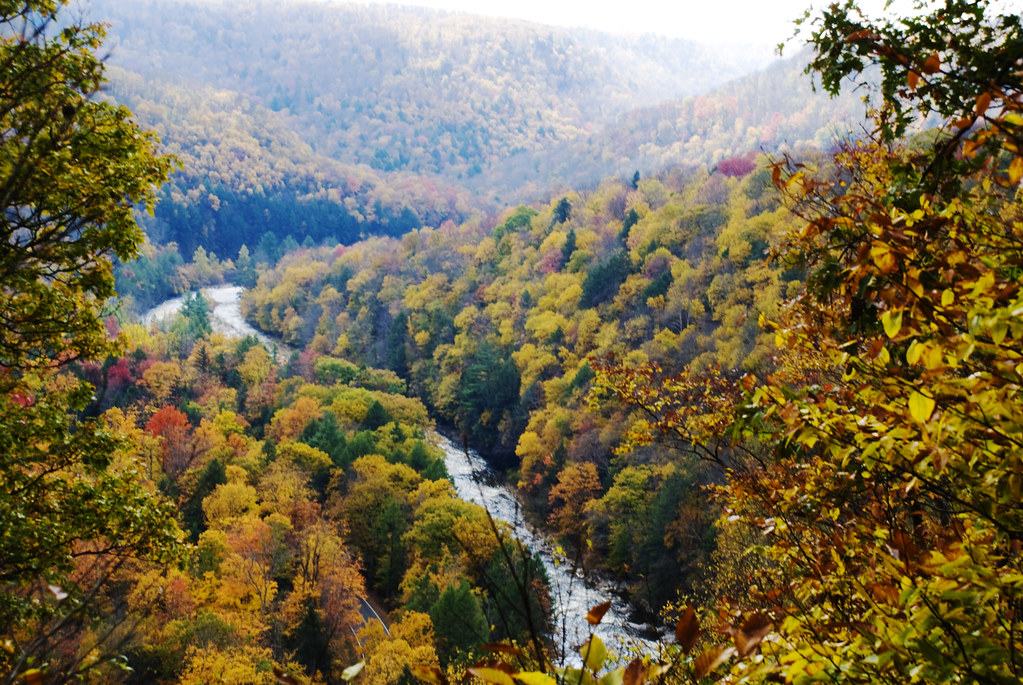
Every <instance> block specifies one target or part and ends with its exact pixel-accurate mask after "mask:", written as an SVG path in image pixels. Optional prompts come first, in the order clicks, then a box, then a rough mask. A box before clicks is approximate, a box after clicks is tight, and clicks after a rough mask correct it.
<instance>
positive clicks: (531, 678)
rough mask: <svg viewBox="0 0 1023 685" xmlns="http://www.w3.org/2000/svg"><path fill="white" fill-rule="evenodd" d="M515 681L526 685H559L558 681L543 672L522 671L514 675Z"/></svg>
mask: <svg viewBox="0 0 1023 685" xmlns="http://www.w3.org/2000/svg"><path fill="white" fill-rule="evenodd" d="M512 677H513V678H515V680H518V681H521V682H522V683H524V684H525V685H557V682H558V681H557V680H555V679H554V678H553V677H551V676H549V675H547V674H546V673H543V672H541V671H520V672H518V673H514V674H512Z"/></svg>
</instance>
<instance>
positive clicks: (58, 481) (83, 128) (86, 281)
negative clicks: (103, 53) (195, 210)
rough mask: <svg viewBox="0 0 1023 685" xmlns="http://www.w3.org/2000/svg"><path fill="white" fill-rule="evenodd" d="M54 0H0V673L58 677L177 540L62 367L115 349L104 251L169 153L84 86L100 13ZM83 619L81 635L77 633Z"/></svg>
mask: <svg viewBox="0 0 1023 685" xmlns="http://www.w3.org/2000/svg"><path fill="white" fill-rule="evenodd" d="M63 5H64V3H63V2H54V1H48V0H25V1H23V2H18V1H15V0H5V1H4V2H0V82H2V83H3V87H2V88H0V131H3V134H2V135H0V216H2V219H0V233H2V235H3V239H2V240H0V276H2V279H0V282H2V287H0V644H2V645H3V648H2V649H0V673H2V674H3V677H4V678H5V679H6V680H9V681H10V680H13V679H15V678H18V677H21V676H24V677H26V678H38V677H39V672H40V671H39V669H40V668H45V669H46V670H47V671H48V672H49V673H50V674H52V676H53V677H55V678H61V677H63V678H70V677H73V676H75V675H77V674H81V673H85V672H87V671H88V670H89V669H92V668H94V667H96V666H97V665H98V664H102V663H103V661H104V659H105V658H106V657H108V656H109V654H110V652H111V651H112V650H114V649H116V647H117V642H118V639H119V635H118V633H117V631H116V630H115V629H111V630H109V631H106V632H104V631H99V632H91V631H90V629H89V626H90V623H91V622H93V621H95V622H96V623H100V622H102V620H103V619H105V618H110V617H111V616H114V615H117V614H118V613H121V612H123V610H124V601H123V597H119V594H120V593H117V592H110V585H109V583H111V582H114V581H118V582H125V578H124V574H125V573H127V572H129V571H132V570H135V569H137V568H138V567H144V566H145V565H146V564H147V563H149V562H153V561H155V562H166V561H168V560H169V559H172V558H173V557H174V556H175V554H176V552H177V545H178V531H177V527H176V526H175V525H174V523H173V520H172V518H170V516H169V513H168V512H169V510H168V507H167V505H166V503H164V502H162V501H160V500H159V499H158V498H156V497H154V496H153V493H152V492H151V491H150V490H149V489H148V488H147V487H146V486H145V485H144V484H143V483H142V482H141V481H140V480H139V478H138V471H139V465H138V464H137V463H136V462H135V460H133V459H132V458H130V457H128V456H126V455H125V453H124V449H125V448H126V442H125V440H124V436H123V435H121V434H120V433H119V432H118V431H116V430H113V429H112V428H111V427H110V426H109V425H108V424H106V423H105V422H103V421H99V420H97V418H96V417H95V415H90V414H89V413H86V412H83V410H85V409H86V407H87V406H88V404H89V401H90V398H91V395H92V391H93V388H92V387H91V386H90V385H89V384H87V383H84V382H80V381H78V380H77V379H76V378H74V377H72V376H69V375H67V374H65V373H62V370H63V369H66V368H68V366H69V365H70V364H72V363H74V362H87V361H91V360H94V359H97V358H102V357H104V356H105V355H106V354H108V353H109V352H111V351H112V350H114V349H115V347H116V346H115V345H114V344H113V343H112V342H111V340H110V335H109V331H108V330H107V328H106V327H105V325H104V323H103V321H102V319H101V315H100V308H101V307H102V306H103V305H104V304H105V303H106V302H107V301H108V300H109V299H110V298H111V296H112V295H113V285H114V279H113V275H112V266H111V262H110V260H111V258H112V257H114V256H116V257H118V258H120V259H127V258H130V257H132V256H134V255H135V254H136V253H137V251H138V248H139V244H140V243H141V240H142V232H141V230H140V229H139V228H138V226H137V225H136V223H135V219H134V214H133V211H134V208H135V207H136V206H138V207H140V208H149V207H151V205H152V202H153V198H154V186H156V185H157V184H159V183H160V182H161V181H162V180H164V179H165V178H166V175H167V173H168V171H169V170H170V167H171V160H170V159H168V158H166V157H162V156H159V155H157V154H156V153H155V150H154V148H155V146H156V141H155V138H154V137H153V136H152V135H151V134H148V133H146V132H144V131H142V130H140V129H139V128H138V127H137V126H136V125H135V124H133V123H132V122H131V120H130V118H129V116H130V113H129V112H128V111H127V110H126V109H124V108H122V107H115V106H112V105H109V104H104V103H100V102H97V101H96V100H95V99H94V98H95V95H96V93H97V92H98V91H99V89H100V87H101V85H102V84H103V65H102V63H101V62H100V60H99V59H98V58H97V57H96V55H95V51H96V50H97V49H98V48H99V46H100V42H101V39H102V37H103V29H102V28H101V27H99V26H95V25H81V24H76V23H73V22H72V23H67V24H63V25H58V22H57V20H56V13H57V12H58V10H60V9H62V8H63ZM83 635H86V636H87V638H85V639H84V640H83V639H82V636H83Z"/></svg>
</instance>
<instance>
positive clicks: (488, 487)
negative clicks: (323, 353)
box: [142, 285, 655, 661]
mask: <svg viewBox="0 0 1023 685" xmlns="http://www.w3.org/2000/svg"><path fill="white" fill-rule="evenodd" d="M242 291H243V288H241V287H240V286H231V285H226V286H218V287H215V288H204V289H203V291H202V293H203V296H204V297H206V298H207V299H208V300H209V301H210V302H211V309H212V311H211V315H210V324H211V326H212V327H213V330H214V331H215V332H217V333H222V334H224V335H228V336H234V337H239V338H241V337H245V336H247V335H251V336H255V337H256V338H258V339H259V341H260V342H262V343H263V344H264V345H265V346H266V347H267V349H269V350H271V351H273V350H276V351H277V360H278V362H280V361H282V360H286V359H287V358H288V357H289V356H290V355H291V353H292V349H291V348H290V347H288V346H287V345H285V344H283V343H281V342H279V341H276V340H273V339H272V338H269V337H268V336H266V335H264V334H263V333H260V332H259V331H257V330H256V329H255V328H253V327H252V326H251V325H250V324H249V323H248V322H247V321H246V320H245V318H244V317H243V316H242V313H241V309H240V307H239V301H240V300H241V294H242ZM183 304H184V299H183V298H180V297H177V298H174V299H172V300H167V301H166V302H163V303H162V304H160V305H158V306H156V307H154V308H152V309H150V310H149V311H148V312H146V313H145V315H143V316H142V323H144V324H146V325H148V324H151V323H154V322H160V321H163V320H166V319H167V318H168V317H170V316H171V315H173V314H175V313H177V312H178V311H180V310H181V307H182V306H183ZM438 445H439V447H440V448H441V449H442V450H443V451H444V461H445V464H446V465H447V469H448V474H449V475H450V476H451V480H452V483H453V484H454V486H455V490H456V492H457V493H458V496H459V497H461V498H462V499H464V500H466V501H468V502H473V503H475V504H479V505H480V506H483V507H485V508H486V509H487V511H489V512H490V515H491V516H493V517H494V518H495V519H497V520H500V521H504V522H506V523H508V524H509V525H511V526H512V529H513V532H514V535H515V537H516V538H518V539H519V540H521V541H522V542H523V544H525V545H526V547H528V548H529V549H530V550H531V551H533V552H535V553H536V554H539V555H540V559H541V560H542V561H543V565H544V568H545V569H546V570H547V576H548V578H549V579H550V582H551V595H552V596H551V599H552V600H553V605H554V621H555V623H554V625H555V635H554V638H555V642H556V643H559V644H563V645H564V646H565V648H566V649H565V656H566V658H567V659H568V660H569V661H572V660H573V657H572V653H573V649H574V648H575V647H576V646H578V645H581V644H583V643H584V642H586V640H587V639H588V638H589V635H590V632H591V631H592V632H593V633H595V634H597V635H598V636H600V639H601V640H603V641H604V643H605V644H606V645H607V646H608V648H609V649H616V650H617V651H618V652H619V654H620V655H621V656H623V657H624V656H626V655H627V653H628V648H629V647H637V648H640V649H642V650H643V651H644V652H645V653H647V654H651V653H654V651H655V650H654V646H653V643H651V642H650V641H648V640H646V639H644V638H643V637H641V635H642V633H643V632H644V631H646V630H647V629H648V627H647V626H643V625H637V624H635V623H631V622H629V620H628V606H627V604H626V603H625V602H624V601H622V600H621V598H619V597H618V596H617V595H616V594H615V593H614V592H613V588H612V587H611V586H610V584H607V583H600V582H595V581H593V580H592V577H591V576H589V575H587V576H584V575H583V574H582V573H581V572H580V571H579V570H578V569H577V568H575V567H574V566H573V564H572V562H571V560H568V559H566V558H565V556H564V554H562V553H561V552H560V550H559V548H558V546H557V545H556V544H555V543H553V542H552V541H551V540H550V539H549V538H547V537H546V536H545V535H543V534H542V533H540V532H538V531H536V530H534V529H533V528H532V527H531V526H529V525H528V524H527V523H526V521H525V519H524V518H523V516H522V507H521V506H520V503H519V500H518V498H517V497H516V496H515V493H514V492H513V491H512V490H511V488H509V487H508V486H507V485H505V484H503V483H502V482H501V481H500V480H499V479H498V478H497V477H496V476H495V474H494V473H493V471H492V470H491V469H490V467H489V466H488V465H487V463H486V461H485V460H484V459H483V458H482V457H481V456H480V455H478V454H477V453H475V452H473V451H472V450H469V451H468V452H466V451H465V450H463V449H461V448H459V447H457V446H455V445H454V444H453V443H452V442H451V441H450V440H448V439H447V438H445V437H443V436H441V435H438ZM608 599H611V602H612V603H611V608H610V609H609V610H608V612H607V613H606V614H605V615H604V618H603V620H602V621H601V623H600V625H598V626H596V627H593V626H591V625H590V624H589V623H587V621H586V614H587V612H588V611H589V610H590V609H591V608H592V607H594V606H597V605H598V604H601V603H603V602H605V601H607V600H608Z"/></svg>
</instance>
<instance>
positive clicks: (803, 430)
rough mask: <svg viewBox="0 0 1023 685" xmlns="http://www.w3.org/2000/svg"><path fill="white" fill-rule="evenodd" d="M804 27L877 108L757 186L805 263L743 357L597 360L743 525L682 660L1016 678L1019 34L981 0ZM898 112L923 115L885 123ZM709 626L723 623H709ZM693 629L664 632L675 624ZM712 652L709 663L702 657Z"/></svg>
mask: <svg viewBox="0 0 1023 685" xmlns="http://www.w3.org/2000/svg"><path fill="white" fill-rule="evenodd" d="M919 4H921V5H922V6H923V7H922V10H923V11H921V12H920V13H919V14H917V15H915V16H913V17H912V18H903V19H899V20H879V21H868V20H866V19H865V18H864V17H862V16H861V15H860V14H859V12H858V11H857V10H856V8H855V6H854V4H853V3H851V2H847V3H845V4H842V5H833V6H832V7H831V8H830V9H829V10H827V11H826V12H825V13H824V14H823V15H822V17H820V18H819V19H818V20H817V23H816V24H815V25H814V27H815V29H814V33H813V36H812V39H811V42H812V44H813V45H814V47H815V48H816V50H817V55H816V58H815V59H814V61H813V63H812V67H813V68H814V69H816V70H817V71H818V73H819V74H820V76H821V80H822V83H823V85H824V86H825V87H826V88H827V89H829V90H832V91H835V90H837V89H838V87H839V85H840V83H841V82H842V80H843V79H846V78H853V79H857V78H860V77H861V76H860V75H861V74H862V73H863V71H864V70H865V69H866V68H867V66H868V65H875V66H876V67H878V71H874V72H871V73H873V74H874V75H875V76H876V75H877V74H880V87H879V88H878V92H879V94H880V96H881V97H880V101H879V102H877V103H875V104H876V106H877V107H878V111H877V114H876V116H875V119H874V120H875V122H876V124H877V128H876V130H875V132H874V134H873V135H872V136H870V137H868V139H866V140H863V141H859V142H855V143H849V144H847V145H845V146H844V148H843V150H842V151H841V152H840V153H839V154H838V155H837V156H836V158H835V164H836V172H835V173H834V174H833V175H832V176H831V177H828V178H815V177H814V174H813V173H812V172H811V170H809V169H807V168H803V167H801V166H800V165H798V164H792V163H790V162H782V163H778V164H776V165H775V166H774V169H773V172H774V180H775V183H776V185H778V187H779V188H780V189H781V190H782V191H783V193H784V194H785V195H786V196H787V197H788V198H789V200H790V203H791V208H792V210H793V211H794V212H795V213H796V214H797V215H798V216H800V217H801V218H803V219H804V222H803V224H802V226H801V228H800V229H799V230H798V231H797V232H795V233H794V234H792V235H791V236H789V237H788V240H787V242H786V243H785V244H784V245H782V246H781V248H780V250H779V257H780V258H781V259H785V260H788V261H789V262H790V263H791V266H793V267H794V268H799V269H802V270H803V271H804V273H805V274H806V288H805V291H804V293H803V294H802V295H801V296H800V297H798V298H796V299H795V300H794V301H792V302H791V303H789V305H788V306H787V307H786V308H785V310H784V312H783V314H782V315H781V316H780V317H779V320H778V321H777V322H764V325H766V326H769V327H771V328H773V329H774V330H775V331H776V341H777V364H776V366H775V367H774V368H773V369H772V371H771V373H769V374H766V375H764V376H763V377H752V376H747V377H742V378H739V377H734V378H733V377H729V376H728V375H727V374H714V375H710V376H706V375H702V376H695V375H693V374H690V373H689V372H682V373H681V374H678V375H675V376H671V377H666V376H665V374H664V373H663V372H662V371H661V370H660V369H658V368H650V367H645V368H639V369H636V368H626V367H623V366H621V365H617V364H614V363H608V364H604V365H603V366H602V367H601V368H600V370H599V373H598V378H599V382H600V385H601V387H602V388H604V390H605V391H607V392H609V393H610V394H611V395H613V396H614V397H616V398H618V399H620V400H624V401H626V402H627V403H630V404H632V405H634V406H636V407H639V408H642V409H643V410H644V412H645V417H646V418H645V419H644V420H643V421H640V422H639V423H638V424H637V425H636V426H635V428H634V431H633V434H632V435H631V436H630V438H631V440H632V441H633V442H635V441H640V442H644V441H648V440H650V439H652V437H653V436H654V435H656V434H658V433H664V434H669V435H673V436H675V437H676V438H679V439H681V440H682V442H683V444H685V445H686V446H688V447H689V448H691V449H692V450H693V451H694V452H696V453H697V454H699V455H701V456H703V457H706V458H711V459H715V460H717V461H719V463H720V464H721V465H722V466H723V468H724V469H725V473H727V477H726V479H725V481H724V483H723V485H722V486H721V487H720V488H719V490H718V496H719V498H720V502H721V503H722V505H723V508H724V511H725V519H729V518H730V519H731V520H733V521H745V522H746V523H748V524H751V525H753V526H755V527H757V528H758V529H759V530H760V531H762V533H763V534H764V535H765V540H766V543H765V545H764V547H763V548H762V550H760V551H761V553H762V555H763V557H764V558H765V559H766V560H768V563H765V564H764V566H763V569H762V571H761V572H760V573H759V574H758V575H757V576H756V577H751V578H750V591H749V594H748V596H746V597H742V598H736V599H737V600H738V603H739V604H740V605H741V606H743V608H744V609H745V610H746V611H753V610H759V611H761V612H763V613H761V614H759V615H758V616H757V618H756V621H755V623H756V625H757V626H763V625H765V624H766V623H770V625H771V627H772V630H771V632H770V634H769V635H767V636H766V637H764V639H763V641H762V642H759V640H758V642H759V644H758V645H755V647H756V648H755V649H754V648H753V646H751V644H750V641H749V639H748V635H749V634H750V633H751V632H756V633H758V634H759V630H758V631H751V630H745V631H744V630H734V629H732V630H731V634H732V635H733V636H734V637H735V639H734V643H729V642H726V641H724V638H722V639H721V640H720V642H721V644H720V646H713V645H712V646H710V647H709V648H708V649H706V650H704V651H703V653H702V654H701V655H700V656H699V657H696V659H695V661H694V663H695V665H696V670H697V671H698V672H699V673H700V674H701V675H702V674H703V673H705V672H707V671H708V670H710V668H711V667H712V666H716V665H719V664H721V663H723V662H725V661H726V660H727V659H729V658H730V657H732V655H735V654H738V655H739V656H740V657H744V658H736V659H734V660H732V661H730V662H729V664H730V666H729V670H728V671H727V672H726V673H720V675H721V676H722V677H725V678H727V679H729V680H733V681H740V680H744V679H751V680H762V679H771V680H776V679H778V678H782V679H784V680H786V681H789V680H791V681H797V682H802V681H809V680H827V681H835V682H839V681H840V682H870V683H878V682H890V683H905V682H977V683H1010V682H1013V683H1015V682H1019V680H1020V678H1021V676H1023V563H1021V555H1020V550H1021V547H1023V506H1021V501H1023V497H1021V495H1023V402H1021V398H1020V394H1019V391H1020V384H1021V381H1023V354H1021V352H1023V350H1021V341H1023V292H1021V289H1020V285H1021V282H1023V280H1021V279H1023V216H1021V205H1020V199H1021V198H1020V191H1019V185H1020V181H1021V179H1023V148H1021V144H1023V80H1021V72H1020V64H1021V59H1023V48H1021V46H1023V31H1021V29H1020V18H1019V16H1017V15H1011V14H1005V15H998V14H997V13H996V12H994V11H993V9H992V7H991V6H989V3H987V2H959V1H956V0H947V1H945V2H942V3H938V4H934V3H927V2H923V3H919ZM921 116H931V117H934V116H936V117H938V118H939V119H940V121H943V122H945V123H944V125H942V126H941V127H939V128H937V129H933V130H929V131H926V132H925V133H922V134H919V135H917V136H916V137H914V138H912V139H910V140H908V141H907V140H906V137H905V136H906V133H907V131H908V130H909V127H910V126H911V125H913V123H914V122H915V121H918V120H919V118H920V117H921ZM729 629H730V627H729V626H728V625H724V626H722V631H723V632H725V633H727V632H729ZM695 631H696V628H695V627H691V629H689V630H685V631H682V632H683V634H684V635H685V636H687V637H689V636H692V635H694V634H695ZM722 670H723V669H722Z"/></svg>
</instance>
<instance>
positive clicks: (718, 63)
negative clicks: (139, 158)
mask: <svg viewBox="0 0 1023 685" xmlns="http://www.w3.org/2000/svg"><path fill="white" fill-rule="evenodd" d="M92 11H93V12H95V13H96V15H97V16H100V17H103V19H104V21H108V22H110V23H111V37H112V41H111V47H112V55H111V62H112V64H114V65H117V66H121V67H123V68H126V69H130V70H132V71H135V72H137V73H140V74H143V75H145V76H146V77H147V78H152V79H156V80H158V81H160V82H170V83H176V84H179V85H188V86H193V85H204V86H214V87H216V88H218V89H224V90H230V91H234V92H237V93H240V94H243V95H245V96H246V97H248V98H250V99H251V100H252V101H253V102H255V103H256V104H259V105H261V106H263V107H267V108H269V109H271V110H273V111H276V112H279V113H280V114H281V115H282V117H283V118H284V120H285V121H286V122H287V124H288V126H289V127H291V128H292V129H293V130H295V131H296V132H297V133H298V134H299V135H300V136H301V138H302V140H304V141H305V142H306V143H308V144H309V145H311V146H312V147H313V149H314V150H315V151H316V152H318V153H320V154H322V155H325V156H327V157H331V158H333V159H336V160H338V161H341V162H345V163H349V164H366V165H369V166H371V167H373V168H375V169H379V170H395V169H398V170H405V171H411V172H415V173H422V174H440V175H442V176H444V177H446V178H449V179H456V178H464V177H467V176H469V175H474V174H478V173H480V171H481V169H485V168H487V167H488V166H490V165H491V164H492V163H495V162H497V161H499V160H501V159H503V158H506V157H507V156H509V155H510V154H512V153H513V152H517V151H521V150H526V151H538V150H543V149H544V148H545V147H547V146H549V145H550V144H551V143H553V142H557V141H564V140H568V139H571V138H575V137H578V136H579V135H580V134H581V133H585V132H587V131H591V130H593V128H594V127H595V126H599V125H601V124H603V123H608V122H610V121H612V120H613V119H614V118H615V117H616V116H618V115H620V114H623V113H625V112H628V111H630V110H632V109H635V108H637V107H642V106H644V105H650V104H654V103H657V102H660V101H662V100H666V99H669V98H675V97H680V96H683V95H689V94H694V93H698V92H703V91H706V90H709V89H711V88H713V87H714V86H716V85H717V84H720V83H722V82H724V81H726V80H728V79H730V78H734V77H735V76H739V75H741V74H742V73H746V72H748V71H751V70H752V69H753V68H755V67H756V66H757V63H756V62H752V61H751V62H746V63H742V62H738V63H736V62H735V60H736V59H737V58H736V56H734V55H732V54H728V53H726V52H725V51H724V50H719V51H712V50H711V49H710V48H706V47H702V46H699V45H696V44H694V43H690V42H685V41H681V40H668V39H664V38H659V37H655V36H643V37H633V38H628V37H619V36H611V35H607V34H599V33H595V32H580V31H573V32H569V31H567V30H565V29H557V28H553V27H545V26H540V25H536V24H529V23H526V22H520V21H513V20H507V19H492V18H486V17H481V16H473V15H465V14H446V13H443V12H439V11H429V10H423V9H414V8H403V7H398V6H366V5H353V4H336V3H325V2H288V3H276V2H258V3H251V2H246V3H236V2H229V1H221V2H202V3H199V2H188V1H181V0H175V1H173V2H167V1H161V2H154V1H144V2H138V1H131V2H128V1H127V0H102V1H100V2H94V3H93V4H92Z"/></svg>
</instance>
